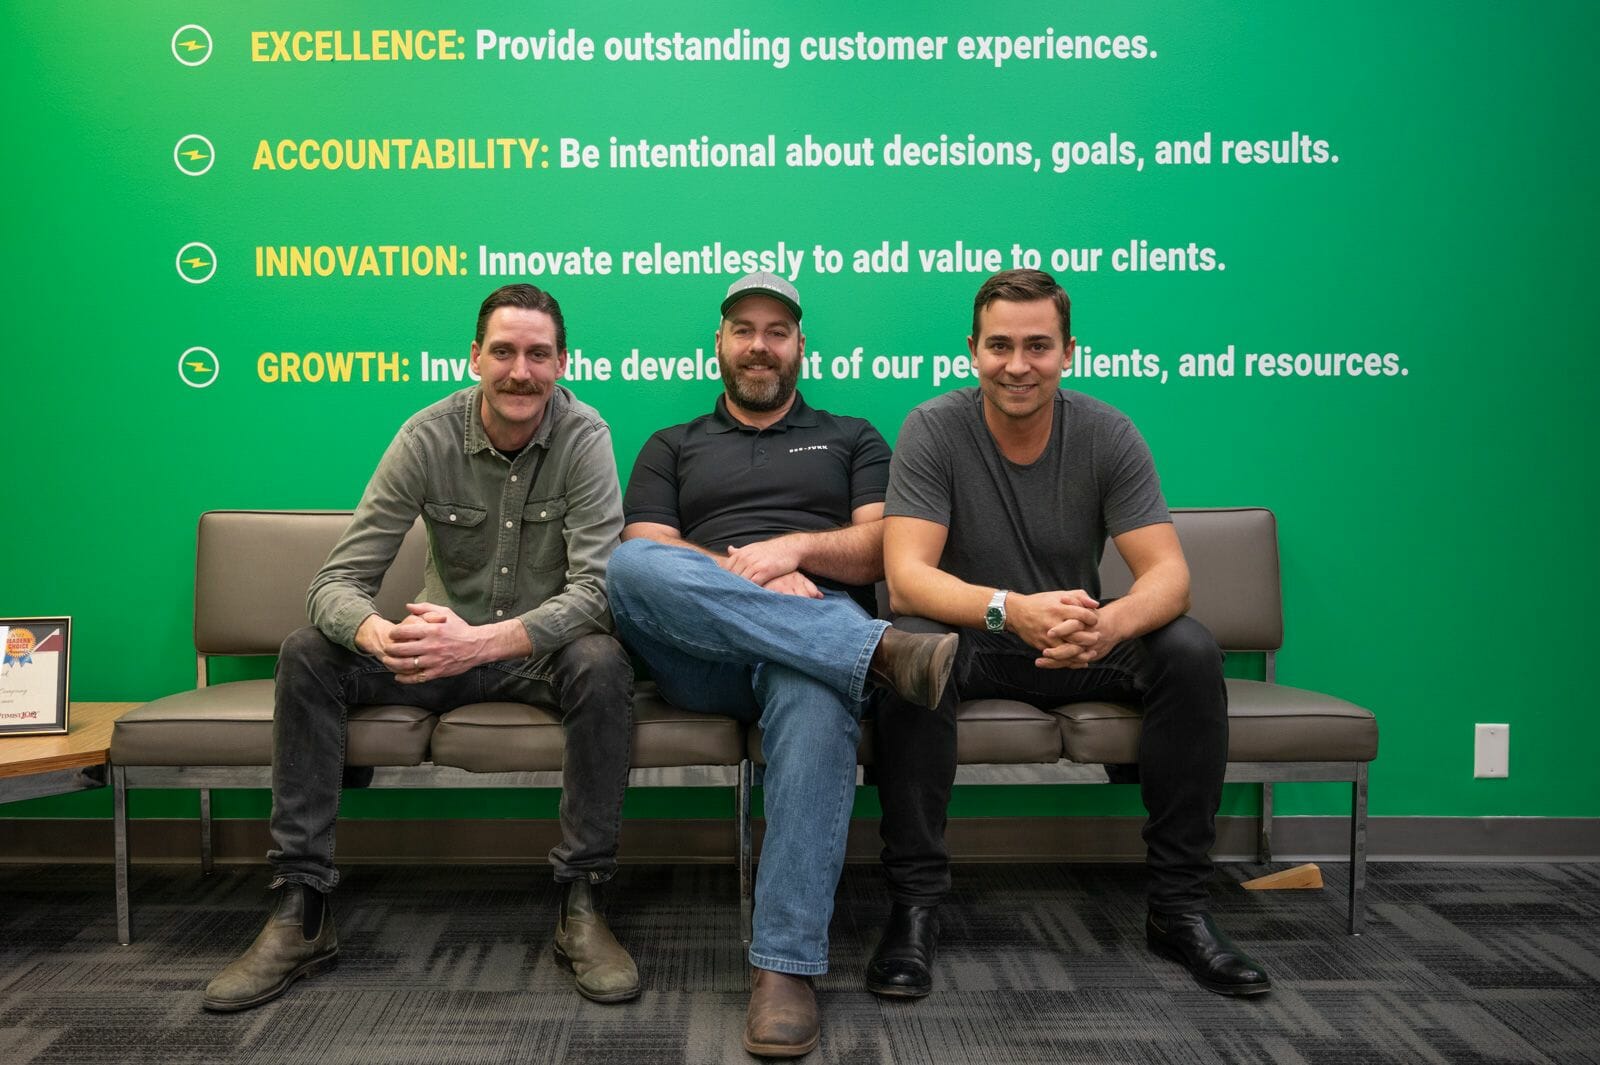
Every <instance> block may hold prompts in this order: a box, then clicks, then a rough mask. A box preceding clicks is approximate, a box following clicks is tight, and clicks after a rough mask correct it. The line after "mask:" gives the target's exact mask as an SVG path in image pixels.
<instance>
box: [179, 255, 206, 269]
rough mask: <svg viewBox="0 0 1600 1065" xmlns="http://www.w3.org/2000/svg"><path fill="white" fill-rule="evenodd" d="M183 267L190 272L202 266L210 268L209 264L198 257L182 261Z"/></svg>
mask: <svg viewBox="0 0 1600 1065" xmlns="http://www.w3.org/2000/svg"><path fill="white" fill-rule="evenodd" d="M183 265H185V266H187V267H188V268H189V269H191V270H198V269H200V268H201V267H202V266H210V265H211V264H210V263H208V262H206V261H205V260H204V259H202V258H200V256H198V255H196V256H195V257H194V258H193V259H185V260H183Z"/></svg>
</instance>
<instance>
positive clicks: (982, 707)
mask: <svg viewBox="0 0 1600 1065" xmlns="http://www.w3.org/2000/svg"><path fill="white" fill-rule="evenodd" d="M876 743H877V740H876V738H875V736H874V735H873V729H872V719H871V718H870V717H869V718H868V719H867V720H866V721H865V722H863V724H862V728H861V744H860V746H859V747H857V749H856V760H857V761H858V762H859V763H860V764H862V765H872V764H873V748H874V745H875V744H876ZM750 758H751V759H752V760H753V761H754V762H755V763H756V764H757V765H766V760H765V758H763V757H762V754H761V729H760V727H759V726H756V727H752V728H751V729H750ZM1060 758H1061V730H1060V728H1059V726H1057V724H1056V719H1055V717H1054V716H1053V715H1051V714H1047V713H1045V712H1044V711H1043V710H1035V709H1034V708H1033V707H1031V706H1029V705H1028V704H1027V703H1018V702H1013V701H1011V700H1010V699H973V700H971V701H969V702H965V703H962V704H961V707H960V709H959V710H957V711H956V761H957V762H958V763H960V764H961V765H979V764H992V763H998V764H1002V765H1017V764H1029V763H1034V762H1045V763H1050V764H1054V763H1055V762H1057V761H1059V760H1060Z"/></svg>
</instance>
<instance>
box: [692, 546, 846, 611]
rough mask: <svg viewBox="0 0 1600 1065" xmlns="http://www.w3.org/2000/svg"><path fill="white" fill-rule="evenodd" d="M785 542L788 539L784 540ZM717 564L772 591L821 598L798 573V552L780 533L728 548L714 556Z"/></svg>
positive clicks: (810, 582)
mask: <svg viewBox="0 0 1600 1065" xmlns="http://www.w3.org/2000/svg"><path fill="white" fill-rule="evenodd" d="M786 541H787V542H786ZM717 565H719V566H721V567H722V568H723V569H725V570H727V571H728V572H729V573H732V574H734V575H736V576H739V577H743V578H744V579H745V580H747V581H751V582H753V583H755V584H759V585H761V587H763V588H765V589H767V590H768V591H772V592H780V593H782V594H783V595H797V596H800V597H801V598H803V599H821V598H822V591H821V590H820V589H819V588H818V587H817V586H816V584H815V583H814V582H813V581H812V580H811V578H810V577H807V576H806V575H805V574H804V573H801V572H800V551H799V548H798V547H796V546H795V544H794V543H793V541H789V540H788V538H787V537H783V536H779V537H775V538H773V539H771V540H757V541H755V542H754V543H749V544H745V545H744V546H743V547H731V546H730V547H729V548H728V553H727V554H726V555H723V556H719V557H718V558H717Z"/></svg>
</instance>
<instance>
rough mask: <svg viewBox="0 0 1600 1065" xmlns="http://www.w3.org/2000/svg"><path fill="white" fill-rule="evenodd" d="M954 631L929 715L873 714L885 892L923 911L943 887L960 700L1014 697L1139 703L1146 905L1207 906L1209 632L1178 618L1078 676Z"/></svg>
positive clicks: (1219, 719)
mask: <svg viewBox="0 0 1600 1065" xmlns="http://www.w3.org/2000/svg"><path fill="white" fill-rule="evenodd" d="M960 631H961V650H960V655H959V658H958V659H957V662H956V670H955V676H954V677H953V678H952V682H951V684H950V686H949V687H948V688H947V689H946V690H945V698H944V701H943V702H941V703H940V704H939V706H938V707H937V708H936V709H935V710H933V711H928V710H924V709H923V708H922V707H919V706H911V705H909V704H906V703H905V702H904V701H903V700H899V699H896V698H893V697H892V696H888V697H885V698H884V699H883V700H882V701H881V703H880V705H879V707H878V711H877V714H878V721H877V735H876V740H877V744H876V747H875V750H876V752H877V779H878V796H879V799H880V800H881V801H882V803H883V821H882V822H881V832H882V836H883V864H884V870H885V872H886V873H887V875H888V880H889V894H890V896H891V897H893V898H894V900H895V901H897V902H904V903H908V904H911V905H930V904H937V903H938V902H939V901H940V900H941V899H942V898H943V897H944V895H945V894H946V893H947V892H948V891H949V890H950V860H949V855H948V852H947V851H946V850H945V843H944V828H945V807H946V806H948V805H949V802H950V788H951V785H952V783H953V782H954V780H955V771H956V724H955V721H956V717H955V715H956V706H957V704H958V702H959V701H960V700H962V699H1015V700H1016V701H1018V702H1023V703H1028V704H1030V705H1032V706H1036V707H1038V708H1039V709H1041V710H1048V709H1050V708H1051V707H1056V706H1061V705H1062V704H1064V703H1079V702H1090V701H1097V700H1106V701H1109V702H1118V703H1126V704H1128V705H1131V706H1137V707H1140V708H1141V710H1142V712H1143V716H1144V722H1143V729H1142V731H1141V732H1140V737H1139V762H1138V781H1139V787H1140V794H1141V796H1142V797H1143V799H1144V805H1145V809H1146V810H1148V811H1149V813H1150V818H1149V820H1148V821H1146V822H1145V827H1144V841H1145V846H1146V848H1147V850H1146V856H1147V861H1148V863H1149V869H1150V891H1149V902H1150V908H1151V909H1152V910H1156V911H1158V912H1161V913H1185V912H1189V911H1193V910H1204V909H1206V908H1207V905H1208V898H1207V890H1206V882H1207V881H1208V880H1209V879H1210V877H1211V857H1210V851H1211V846H1212V844H1213V843H1214V842H1215V841H1216V814H1217V805H1218V803H1219V802H1220V801H1221V799H1222V776H1223V773H1224V772H1225V771H1226V769H1227V763H1228V692H1227V689H1226V688H1225V687H1224V685H1223V682H1222V652H1221V651H1219V650H1218V649H1217V643H1216V640H1215V639H1213V638H1212V636H1211V633H1210V632H1209V631H1208V630H1207V629H1206V627H1205V626H1204V625H1201V624H1200V623H1199V622H1198V621H1195V620H1194V619H1193V618H1190V617H1180V618H1178V619H1177V620H1175V621H1173V622H1171V623H1170V624H1168V625H1164V626H1162V627H1161V628H1159V629H1156V630H1155V631H1154V632H1150V633H1146V634H1145V635H1144V636H1140V637H1137V638H1135V639H1132V640H1127V641H1125V642H1124V643H1122V644H1121V645H1120V646H1118V647H1117V648H1115V649H1114V650H1113V651H1112V652H1111V654H1110V655H1108V656H1107V657H1106V658H1105V659H1104V660H1102V661H1099V662H1095V663H1093V664H1092V665H1090V666H1088V667H1087V668H1085V669H1055V670H1050V669H1039V668H1038V667H1036V666H1035V665H1034V664H1033V660H1034V658H1035V657H1036V656H1037V652H1035V651H1034V650H1033V649H1032V648H1029V647H1026V646H1025V645H1023V644H1022V642H1021V641H1020V640H1017V639H1016V638H1014V637H1012V636H1010V635H1008V634H1001V635H998V636H995V635H991V634H989V633H986V632H977V631H975V630H972V629H962V630H960ZM1125 777H1126V774H1118V776H1117V777H1114V778H1113V779H1119V778H1125Z"/></svg>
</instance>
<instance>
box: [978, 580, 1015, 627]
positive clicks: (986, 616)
mask: <svg viewBox="0 0 1600 1065" xmlns="http://www.w3.org/2000/svg"><path fill="white" fill-rule="evenodd" d="M1008 594H1009V593H1008V592H1007V591H1006V590H1005V589H1004V588H1001V589H1000V590H999V591H997V592H995V593H994V598H993V599H990V600H989V609H987V610H985V611H984V612H983V627H984V628H986V629H988V630H989V631H990V632H1005V631H1006V596H1007V595H1008Z"/></svg>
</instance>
